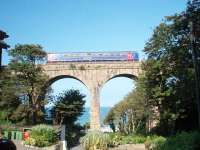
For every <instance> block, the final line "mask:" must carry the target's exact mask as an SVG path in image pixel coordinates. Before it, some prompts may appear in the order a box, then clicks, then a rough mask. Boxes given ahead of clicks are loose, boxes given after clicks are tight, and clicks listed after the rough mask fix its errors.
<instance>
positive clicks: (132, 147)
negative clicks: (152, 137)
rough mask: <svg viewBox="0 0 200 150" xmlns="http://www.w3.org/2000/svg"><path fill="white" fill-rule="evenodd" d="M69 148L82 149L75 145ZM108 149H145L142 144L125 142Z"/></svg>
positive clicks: (73, 149)
mask: <svg viewBox="0 0 200 150" xmlns="http://www.w3.org/2000/svg"><path fill="white" fill-rule="evenodd" d="M70 150H83V148H81V146H80V145H79V146H76V147H73V148H71V149H70ZM109 150H145V146H144V144H126V145H120V146H118V147H115V148H109Z"/></svg>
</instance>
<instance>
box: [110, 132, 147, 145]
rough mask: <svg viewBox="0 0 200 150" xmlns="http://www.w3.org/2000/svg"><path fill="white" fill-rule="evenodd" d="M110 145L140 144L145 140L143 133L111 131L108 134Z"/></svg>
mask: <svg viewBox="0 0 200 150" xmlns="http://www.w3.org/2000/svg"><path fill="white" fill-rule="evenodd" d="M110 137H111V141H112V143H111V144H112V145H113V146H118V145H122V144H140V143H144V142H145V141H146V137H145V136H143V135H136V134H131V135H122V134H119V133H111V134H110Z"/></svg>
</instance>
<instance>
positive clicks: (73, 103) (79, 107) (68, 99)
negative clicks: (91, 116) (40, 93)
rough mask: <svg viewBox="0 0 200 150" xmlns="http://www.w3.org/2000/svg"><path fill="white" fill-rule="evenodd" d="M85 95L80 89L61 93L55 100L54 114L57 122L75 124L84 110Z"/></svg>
mask: <svg viewBox="0 0 200 150" xmlns="http://www.w3.org/2000/svg"><path fill="white" fill-rule="evenodd" d="M84 98H85V95H83V94H81V93H80V92H79V91H78V90H69V91H65V92H64V93H61V94H60V95H59V96H58V98H57V101H56V102H55V107H54V108H53V110H54V113H55V114H54V115H55V120H56V123H57V124H66V125H68V124H69V125H73V124H74V123H75V122H76V121H77V119H78V117H79V116H81V115H82V114H83V112H84V107H83V106H84V104H85V100H84Z"/></svg>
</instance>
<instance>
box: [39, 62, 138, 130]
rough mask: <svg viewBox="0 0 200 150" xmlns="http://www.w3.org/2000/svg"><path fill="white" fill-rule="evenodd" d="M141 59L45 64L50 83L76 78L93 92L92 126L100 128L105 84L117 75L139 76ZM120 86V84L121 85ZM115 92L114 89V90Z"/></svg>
mask: <svg viewBox="0 0 200 150" xmlns="http://www.w3.org/2000/svg"><path fill="white" fill-rule="evenodd" d="M140 66H141V62H139V61H116V62H114V61H111V62H108V61H106V62H63V63H60V62H59V63H58V62H57V63H47V64H45V65H43V66H42V67H43V68H44V71H45V73H46V74H47V75H48V76H49V78H50V80H49V85H51V84H52V83H53V82H55V81H57V80H59V79H62V78H74V79H76V80H79V81H80V82H82V83H83V84H84V85H85V86H86V87H87V88H88V89H89V91H90V92H91V97H92V99H91V116H90V128H91V129H99V128H100V91H101V88H102V87H103V85H104V84H105V83H106V82H107V81H109V80H111V79H113V78H116V77H127V78H131V79H134V78H137V77H138V76H139V74H140V73H141V67H140ZM119 86H120V85H119ZM113 94H115V93H114V91H113Z"/></svg>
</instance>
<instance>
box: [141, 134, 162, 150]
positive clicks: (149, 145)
mask: <svg viewBox="0 0 200 150" xmlns="http://www.w3.org/2000/svg"><path fill="white" fill-rule="evenodd" d="M165 141H166V138H164V137H162V136H151V137H149V136H148V137H147V139H146V141H145V143H144V145H145V148H146V149H147V150H160V148H161V147H162V146H163V145H164V143H165Z"/></svg>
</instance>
